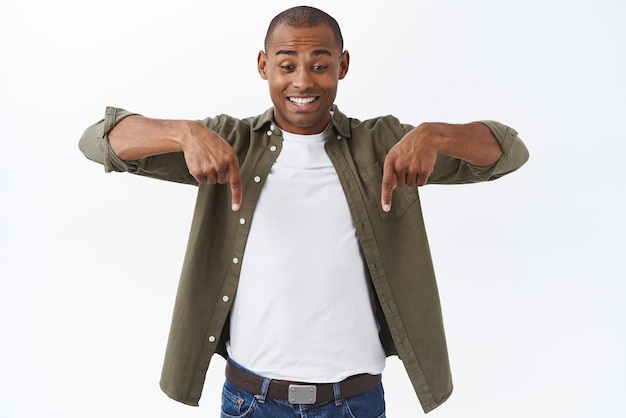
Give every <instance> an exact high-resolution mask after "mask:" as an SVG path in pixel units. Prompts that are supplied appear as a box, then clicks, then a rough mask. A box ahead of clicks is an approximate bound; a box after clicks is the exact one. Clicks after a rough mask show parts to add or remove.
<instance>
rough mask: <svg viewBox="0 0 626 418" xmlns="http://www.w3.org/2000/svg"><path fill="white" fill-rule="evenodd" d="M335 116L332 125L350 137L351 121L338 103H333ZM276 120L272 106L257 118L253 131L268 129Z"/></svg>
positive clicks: (341, 133)
mask: <svg viewBox="0 0 626 418" xmlns="http://www.w3.org/2000/svg"><path fill="white" fill-rule="evenodd" d="M332 112H333V117H332V119H331V121H330V123H331V125H332V127H333V128H334V129H335V130H336V131H337V132H338V133H339V134H340V135H341V136H342V137H344V138H350V136H351V133H350V121H349V120H348V118H347V116H346V115H344V114H343V113H341V112H340V111H339V109H338V108H337V106H336V105H332ZM272 123H275V122H274V108H273V107H270V108H269V109H267V110H266V111H265V112H263V113H262V114H261V115H259V117H258V118H257V119H256V121H255V123H254V125H253V126H252V130H253V131H260V130H265V129H267V125H268V124H272Z"/></svg>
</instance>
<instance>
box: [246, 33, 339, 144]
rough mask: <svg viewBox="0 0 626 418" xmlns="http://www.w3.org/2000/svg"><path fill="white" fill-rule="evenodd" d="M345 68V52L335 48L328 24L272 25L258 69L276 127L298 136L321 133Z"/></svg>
mask: <svg viewBox="0 0 626 418" xmlns="http://www.w3.org/2000/svg"><path fill="white" fill-rule="evenodd" d="M348 64H349V55H348V52H347V51H346V52H343V53H342V51H341V50H340V49H339V46H338V45H337V41H336V39H335V35H334V33H333V31H332V30H331V29H330V27H329V26H327V25H319V26H317V27H313V28H294V27H291V26H289V25H285V24H282V25H279V26H277V27H276V28H275V29H274V32H273V33H272V35H271V37H270V39H269V40H268V43H267V51H265V52H263V51H261V52H259V57H258V69H259V74H260V75H261V77H262V78H263V79H264V80H267V81H268V84H269V89H270V96H271V98H272V102H273V103H274V118H275V120H276V123H277V124H278V126H279V127H280V128H281V129H283V130H285V131H287V132H291V133H294V134H301V135H308V134H316V133H320V132H322V131H323V130H324V129H325V128H326V126H327V125H328V123H329V122H330V108H331V105H332V104H333V102H334V101H335V96H336V95H337V84H338V83H339V80H341V79H342V78H344V77H345V75H346V73H347V72H348Z"/></svg>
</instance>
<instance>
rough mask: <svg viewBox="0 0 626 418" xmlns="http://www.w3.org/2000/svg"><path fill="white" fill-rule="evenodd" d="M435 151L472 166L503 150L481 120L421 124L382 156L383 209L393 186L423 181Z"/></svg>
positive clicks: (490, 159)
mask: <svg viewBox="0 0 626 418" xmlns="http://www.w3.org/2000/svg"><path fill="white" fill-rule="evenodd" d="M439 154H443V155H447V156H449V157H453V158H456V159H459V160H463V161H466V162H467V163H469V164H472V165H474V166H491V165H494V164H496V163H497V162H498V161H499V159H500V158H501V157H502V156H503V151H502V148H501V146H500V143H499V141H498V140H496V137H495V136H494V134H493V133H492V131H491V129H490V128H489V127H487V126H486V125H485V124H484V123H479V122H474V123H468V124H458V125H457V124H447V123H424V124H421V125H419V126H417V127H416V128H414V129H412V130H411V131H410V132H409V133H407V134H406V135H405V136H404V137H403V138H402V139H401V140H400V141H399V142H398V143H397V144H396V145H395V146H394V147H393V148H391V150H390V151H389V153H388V154H387V157H386V158H385V164H384V168H383V182H382V195H381V205H382V207H383V210H385V211H389V210H390V209H391V195H392V193H393V190H394V189H395V188H396V187H403V186H423V185H424V184H426V182H427V181H428V178H429V176H430V174H431V173H432V171H433V168H434V166H435V162H436V160H437V156H438V155H439Z"/></svg>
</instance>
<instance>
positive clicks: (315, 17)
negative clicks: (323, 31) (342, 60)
mask: <svg viewBox="0 0 626 418" xmlns="http://www.w3.org/2000/svg"><path fill="white" fill-rule="evenodd" d="M281 24H286V25H289V26H291V27H293V28H314V27H317V26H319V25H327V26H328V27H330V29H331V30H332V31H333V33H334V34H335V39H336V41H337V46H338V47H339V50H340V51H343V36H341V29H340V28H339V24H338V23H337V21H336V20H335V18H333V17H332V16H331V15H329V14H328V13H326V12H323V11H321V10H320V9H316V8H315V7H311V6H297V7H292V8H290V9H287V10H285V11H284V12H281V13H279V14H278V15H276V17H274V19H272V21H271V22H270V25H269V27H268V28H267V34H266V35H265V50H266V51H267V44H268V42H269V40H270V37H271V36H272V34H273V33H274V29H276V27H277V26H278V25H281Z"/></svg>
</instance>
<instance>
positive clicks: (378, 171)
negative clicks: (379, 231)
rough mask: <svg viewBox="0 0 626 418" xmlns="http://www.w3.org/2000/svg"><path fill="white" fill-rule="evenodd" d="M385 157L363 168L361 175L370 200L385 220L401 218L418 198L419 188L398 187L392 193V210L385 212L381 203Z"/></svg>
mask: <svg viewBox="0 0 626 418" xmlns="http://www.w3.org/2000/svg"><path fill="white" fill-rule="evenodd" d="M383 162H384V158H383V159H381V160H379V161H377V162H376V163H374V165H372V166H370V167H368V168H366V169H365V170H362V171H361V172H360V173H359V175H360V176H361V179H363V182H364V183H365V190H366V191H367V194H368V201H369V202H370V203H373V204H375V205H376V207H377V208H378V214H379V216H380V218H381V219H382V220H383V221H386V220H390V219H395V218H399V217H401V216H402V215H404V214H405V213H406V211H407V210H408V209H409V208H410V207H411V206H412V205H413V204H414V203H415V202H416V201H417V200H418V194H417V188H416V187H411V186H405V187H397V188H396V189H394V191H393V193H392V195H391V210H390V211H389V212H385V211H384V210H383V208H382V206H381V204H380V197H381V193H382V183H383Z"/></svg>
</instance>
